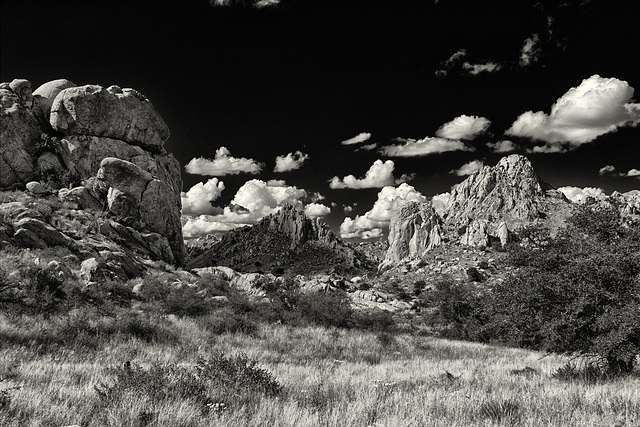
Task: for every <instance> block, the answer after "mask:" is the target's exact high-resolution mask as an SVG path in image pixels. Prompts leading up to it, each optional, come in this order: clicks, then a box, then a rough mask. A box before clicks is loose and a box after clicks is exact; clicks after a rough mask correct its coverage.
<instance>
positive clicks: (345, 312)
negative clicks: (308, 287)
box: [295, 292, 353, 328]
mask: <svg viewBox="0 0 640 427" xmlns="http://www.w3.org/2000/svg"><path fill="white" fill-rule="evenodd" d="M295 308H296V312H297V313H298V315H299V316H300V317H301V318H302V319H304V320H305V321H306V322H309V323H312V324H315V325H320V326H327V327H339V328H346V327H348V326H349V323H350V321H351V318H352V315H353V310H352V309H351V301H350V300H349V297H347V296H346V295H345V294H342V293H338V292H336V293H332V292H318V293H306V294H302V295H300V296H299V297H298V299H297V302H296V307H295Z"/></svg>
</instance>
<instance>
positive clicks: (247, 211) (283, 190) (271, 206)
mask: <svg viewBox="0 0 640 427" xmlns="http://www.w3.org/2000/svg"><path fill="white" fill-rule="evenodd" d="M306 198H307V192H306V191H305V190H303V189H300V188H297V187H295V186H290V185H286V183H285V182H284V181H281V180H273V181H270V182H265V181H262V180H259V179H252V180H250V181H247V182H245V183H244V184H243V185H242V186H241V187H240V188H239V189H238V191H237V192H236V194H235V196H234V197H233V199H232V200H231V202H230V203H229V205H228V206H225V207H224V209H223V211H222V213H219V214H217V215H207V216H201V217H198V218H188V219H187V222H186V223H185V225H184V226H183V227H182V228H183V232H184V233H185V235H187V234H186V233H187V231H188V233H189V234H188V235H187V237H194V236H198V235H202V234H207V233H214V232H223V231H227V230H230V229H232V228H236V227H240V226H243V225H253V224H256V223H257V222H258V221H260V220H261V219H262V218H264V217H265V216H267V215H270V214H272V213H275V212H277V211H278V210H279V209H280V208H281V207H282V206H284V205H285V204H290V205H293V206H296V207H298V208H302V207H303V200H304V199H306ZM185 230H187V231H185ZM207 230H209V231H207Z"/></svg>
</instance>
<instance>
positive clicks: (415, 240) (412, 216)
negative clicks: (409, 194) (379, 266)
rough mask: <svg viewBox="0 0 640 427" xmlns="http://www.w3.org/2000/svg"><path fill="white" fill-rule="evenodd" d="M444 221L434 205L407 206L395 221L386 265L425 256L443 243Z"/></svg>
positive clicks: (393, 218) (392, 223)
mask: <svg viewBox="0 0 640 427" xmlns="http://www.w3.org/2000/svg"><path fill="white" fill-rule="evenodd" d="M440 224H441V220H440V218H439V217H438V215H437V214H436V212H435V211H434V210H433V208H432V207H431V203H429V202H427V203H418V202H409V203H405V204H404V205H403V206H402V207H401V208H400V209H399V210H398V211H397V212H396V213H395V214H394V215H393V217H392V218H391V222H390V224H389V249H388V250H387V255H386V257H385V261H384V264H385V265H386V264H394V263H397V262H399V261H400V260H402V259H404V258H407V257H422V256H423V255H424V253H425V252H426V251H428V250H430V249H432V248H434V247H435V246H439V245H440V244H441V243H442V236H441V233H442V232H441V228H440Z"/></svg>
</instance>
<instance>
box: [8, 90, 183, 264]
mask: <svg viewBox="0 0 640 427" xmlns="http://www.w3.org/2000/svg"><path fill="white" fill-rule="evenodd" d="M0 100H1V106H0V138H1V140H2V150H1V151H0V189H4V190H25V189H28V193H27V194H26V196H25V197H20V196H6V197H7V198H8V202H7V203H3V206H2V213H3V215H2V217H0V222H2V224H1V232H0V237H1V238H2V245H3V246H4V245H14V246H17V247H26V248H31V247H37V248H43V247H47V246H56V245H64V246H66V247H68V248H70V249H72V250H73V251H74V252H75V253H76V256H79V258H80V260H81V261H82V260H84V259H87V258H96V260H97V261H100V260H101V259H102V258H104V257H105V256H106V255H102V252H105V251H107V250H112V251H113V250H115V251H117V252H122V251H124V252H123V257H125V258H126V257H127V256H128V254H127V253H129V254H134V253H135V254H140V255H141V256H143V257H146V258H147V259H152V260H153V259H155V260H162V261H165V262H167V263H172V264H177V265H182V264H183V263H184V259H185V249H184V242H183V238H182V227H181V223H180V210H181V201H180V192H181V190H182V180H181V177H180V165H179V164H178V162H177V160H176V159H175V158H174V157H173V156H172V155H171V154H169V153H167V152H166V150H165V149H164V147H163V145H164V142H165V141H166V140H167V139H168V138H169V128H168V127H167V125H166V123H165V122H164V120H163V119H162V117H161V116H160V115H159V114H158V112H157V111H156V110H155V109H154V107H153V105H152V104H151V102H150V101H149V100H148V99H147V98H146V97H145V96H144V95H142V94H141V93H140V92H138V91H136V90H134V89H123V88H120V87H118V86H110V87H108V88H104V87H102V86H98V85H85V86H77V85H75V84H74V83H72V82H70V81H68V80H64V79H60V80H54V81H51V82H49V83H45V84H43V85H42V86H40V87H39V88H37V89H36V90H34V91H32V88H31V83H30V82H29V81H28V80H23V79H16V80H13V81H12V82H10V83H2V84H0ZM5 202H6V200H5ZM57 213H64V215H63V216H64V217H66V219H67V220H68V221H67V222H72V225H70V224H66V225H65V224H64V221H62V220H60V219H59V215H57ZM74 221H75V222H74ZM74 227H75V228H74ZM112 244H114V245H116V246H112ZM119 249H122V251H121V250H119Z"/></svg>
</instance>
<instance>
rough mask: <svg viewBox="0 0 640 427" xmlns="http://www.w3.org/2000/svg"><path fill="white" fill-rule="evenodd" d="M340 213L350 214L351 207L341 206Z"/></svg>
mask: <svg viewBox="0 0 640 427" xmlns="http://www.w3.org/2000/svg"><path fill="white" fill-rule="evenodd" d="M342 211H343V212H344V213H350V212H353V206H350V205H343V206H342Z"/></svg>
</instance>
